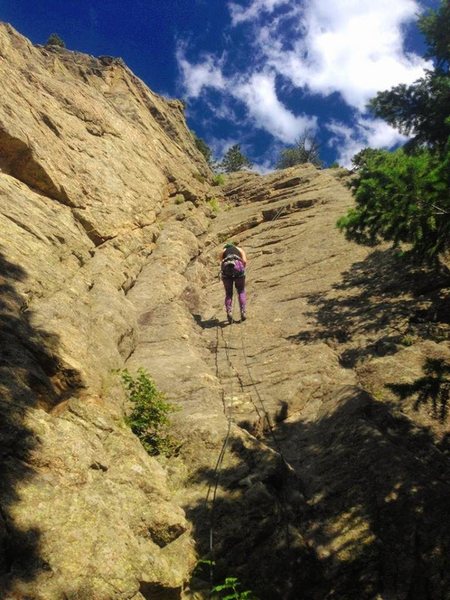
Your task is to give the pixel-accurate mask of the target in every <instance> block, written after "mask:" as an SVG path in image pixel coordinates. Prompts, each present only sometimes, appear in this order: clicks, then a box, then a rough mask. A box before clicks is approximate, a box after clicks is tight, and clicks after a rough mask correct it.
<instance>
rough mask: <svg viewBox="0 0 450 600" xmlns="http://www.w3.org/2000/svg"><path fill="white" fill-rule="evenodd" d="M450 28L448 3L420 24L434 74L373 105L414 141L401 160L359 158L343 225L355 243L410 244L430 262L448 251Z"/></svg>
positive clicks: (367, 153)
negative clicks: (350, 204) (353, 201)
mask: <svg viewBox="0 0 450 600" xmlns="http://www.w3.org/2000/svg"><path fill="white" fill-rule="evenodd" d="M449 22H450V0H443V1H442V2H441V5H440V7H439V9H438V10H436V11H429V12H428V13H427V14H425V15H424V16H422V17H421V18H420V19H419V27H420V29H421V30H422V32H423V33H424V35H425V39H426V41H427V45H428V52H427V54H426V56H427V57H428V58H433V59H434V60H433V63H434V68H433V69H431V70H428V71H427V72H426V73H425V75H424V77H422V78H421V79H419V80H418V81H416V82H414V83H413V84H411V85H404V84H401V85H398V86H395V87H394V88H392V89H391V90H387V91H384V92H379V93H378V94H377V96H376V97H375V98H374V99H373V100H372V101H371V102H370V105H369V106H370V108H371V109H372V111H373V112H374V114H375V115H376V116H377V117H381V118H383V119H385V120H386V121H387V122H388V123H389V124H390V125H393V126H394V127H396V128H398V129H399V130H400V131H401V132H403V133H406V134H412V136H413V137H412V139H411V140H410V141H409V142H408V143H407V144H406V145H405V146H404V148H402V149H399V150H396V151H395V152H387V151H385V150H373V149H369V148H367V149H365V150H364V151H362V152H360V153H359V154H358V155H356V156H355V157H354V159H353V162H354V164H355V167H356V168H357V175H356V177H355V179H354V180H353V181H352V183H351V187H352V188H353V192H354V195H355V199H356V207H355V208H353V209H351V210H350V211H349V212H348V213H347V214H346V215H345V216H344V217H342V218H341V219H339V221H338V226H339V227H340V228H341V229H343V230H345V233H346V236H347V237H348V238H350V239H354V240H356V241H358V242H362V243H372V244H373V243H377V242H379V241H381V240H391V241H393V242H394V245H396V244H399V243H401V242H406V243H409V244H411V250H412V252H413V253H414V254H415V255H416V257H417V258H419V259H421V260H428V261H437V259H438V257H439V255H441V254H443V253H445V252H446V251H448V250H449V249H450V194H449V189H450V73H449V63H450V27H449Z"/></svg>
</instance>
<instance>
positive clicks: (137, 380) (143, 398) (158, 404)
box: [120, 368, 177, 456]
mask: <svg viewBox="0 0 450 600" xmlns="http://www.w3.org/2000/svg"><path fill="white" fill-rule="evenodd" d="M120 375H121V379H122V384H123V386H124V388H125V390H126V391H127V394H128V398H129V400H130V403H131V404H132V410H131V413H130V414H129V415H128V416H127V417H126V418H125V422H126V423H127V425H129V426H130V428H131V430H132V432H133V433H134V434H135V435H137V437H138V438H139V439H140V441H141V444H142V445H143V446H144V448H145V449H146V451H147V452H148V453H149V454H150V455H152V456H155V455H157V454H164V455H165V456H170V455H173V454H174V453H175V451H176V449H177V445H176V443H175V440H174V439H173V438H172V437H171V436H170V434H169V433H168V426H169V425H170V420H169V414H170V413H172V412H174V411H175V410H177V408H176V407H175V406H174V405H173V404H170V403H169V402H167V400H166V397H165V395H164V394H163V393H162V392H161V391H159V390H158V388H157V387H156V385H155V382H154V381H153V379H152V378H151V377H150V376H149V374H148V373H147V371H146V370H145V369H143V368H140V369H138V371H137V373H136V375H134V376H133V375H132V374H131V373H129V371H128V370H127V369H124V370H123V371H122V372H121V374H120Z"/></svg>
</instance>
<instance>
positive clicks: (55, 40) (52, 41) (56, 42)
mask: <svg viewBox="0 0 450 600" xmlns="http://www.w3.org/2000/svg"><path fill="white" fill-rule="evenodd" d="M45 45H46V46H59V47H60V48H65V47H66V44H65V43H64V40H63V39H62V38H60V37H59V35H58V34H57V33H52V34H51V35H50V36H49V38H48V40H47V43H46V44H45Z"/></svg>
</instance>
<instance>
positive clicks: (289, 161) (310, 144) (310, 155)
mask: <svg viewBox="0 0 450 600" xmlns="http://www.w3.org/2000/svg"><path fill="white" fill-rule="evenodd" d="M319 149H320V144H319V140H318V139H317V138H316V136H315V135H313V134H312V133H311V131H309V130H306V131H305V132H304V133H303V134H302V135H301V136H300V137H299V138H298V139H297V141H296V142H295V144H294V146H292V147H291V148H285V149H284V150H282V151H281V152H280V157H279V159H278V162H277V166H276V168H277V169H287V168H288V167H295V165H302V164H304V163H311V164H313V165H315V166H316V167H321V166H322V165H323V163H322V161H321V159H320V154H319Z"/></svg>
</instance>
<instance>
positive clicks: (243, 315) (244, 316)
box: [241, 310, 247, 321]
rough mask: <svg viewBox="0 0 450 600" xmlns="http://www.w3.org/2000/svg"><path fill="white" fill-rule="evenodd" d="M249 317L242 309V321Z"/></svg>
mask: <svg viewBox="0 0 450 600" xmlns="http://www.w3.org/2000/svg"><path fill="white" fill-rule="evenodd" d="M246 318H247V315H246V313H245V310H242V311H241V321H245V319H246Z"/></svg>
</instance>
